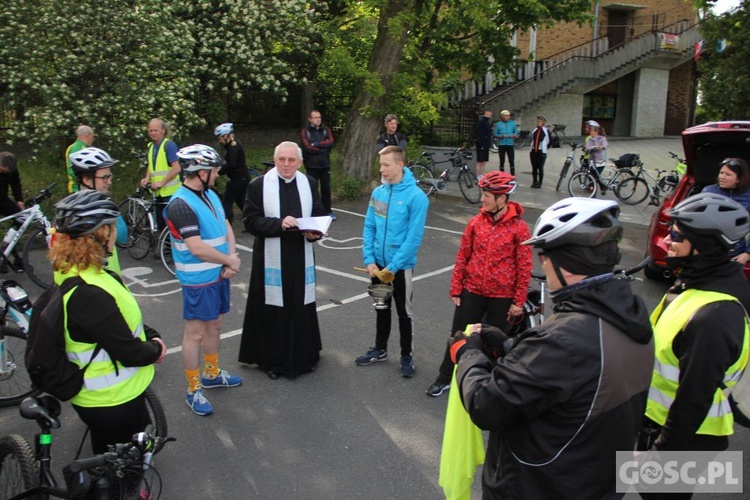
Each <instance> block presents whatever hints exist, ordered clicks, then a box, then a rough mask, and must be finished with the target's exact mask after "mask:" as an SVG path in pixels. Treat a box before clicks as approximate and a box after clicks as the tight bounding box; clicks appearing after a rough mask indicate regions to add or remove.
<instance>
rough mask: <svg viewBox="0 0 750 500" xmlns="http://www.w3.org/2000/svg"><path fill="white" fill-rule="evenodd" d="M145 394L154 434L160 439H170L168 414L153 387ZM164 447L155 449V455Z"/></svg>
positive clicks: (162, 444)
mask: <svg viewBox="0 0 750 500" xmlns="http://www.w3.org/2000/svg"><path fill="white" fill-rule="evenodd" d="M143 394H144V395H145V396H146V409H147V410H148V418H149V420H151V424H152V425H153V426H154V434H155V435H156V436H158V437H160V438H166V437H168V434H167V433H168V432H169V428H168V426H167V414H166V412H165V411H164V406H162V404H161V400H160V399H159V397H158V396H157V395H156V393H155V392H154V390H153V389H152V388H151V387H149V388H148V389H146V391H145V392H144V393H143ZM163 446H164V443H161V445H160V446H159V447H157V448H154V454H156V453H159V451H160V450H161V448H162V447H163Z"/></svg>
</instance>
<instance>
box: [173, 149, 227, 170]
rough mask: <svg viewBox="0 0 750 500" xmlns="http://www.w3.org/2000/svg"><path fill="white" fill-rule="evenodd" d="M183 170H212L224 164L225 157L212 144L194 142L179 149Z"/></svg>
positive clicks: (178, 154) (178, 153) (178, 155)
mask: <svg viewBox="0 0 750 500" xmlns="http://www.w3.org/2000/svg"><path fill="white" fill-rule="evenodd" d="M177 157H178V158H179V159H180V166H181V167H182V170H183V172H198V171H199V170H211V169H213V168H215V167H221V166H223V165H224V159H223V158H222V157H221V155H220V154H219V153H217V152H216V150H215V149H214V148H212V147H211V146H204V145H203V144H193V145H192V146H186V147H184V148H182V149H181V150H179V151H177Z"/></svg>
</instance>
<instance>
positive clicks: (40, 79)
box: [0, 0, 317, 149]
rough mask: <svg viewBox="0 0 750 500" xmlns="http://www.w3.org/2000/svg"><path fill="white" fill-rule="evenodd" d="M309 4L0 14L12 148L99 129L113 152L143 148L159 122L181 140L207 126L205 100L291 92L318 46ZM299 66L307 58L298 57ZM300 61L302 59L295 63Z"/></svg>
mask: <svg viewBox="0 0 750 500" xmlns="http://www.w3.org/2000/svg"><path fill="white" fill-rule="evenodd" d="M311 5H312V6H313V7H314V5H313V4H311V3H310V2H305V1H302V0H284V1H279V0H270V1H269V0H264V1H253V2H248V1H244V0H214V1H212V0H194V1H191V2H184V4H182V2H171V1H168V0H148V1H146V0H130V1H127V2H125V1H113V0H104V1H94V0H36V1H30V2H5V3H4V6H3V9H1V10H0V100H1V101H2V103H3V104H4V106H5V109H10V110H14V111H15V113H13V115H14V116H2V117H0V123H7V122H8V121H10V123H9V125H10V128H9V129H6V130H0V139H2V140H5V141H9V142H12V141H16V140H27V141H29V142H30V143H31V144H33V145H34V146H35V147H36V148H40V147H44V146H47V145H51V144H56V145H59V144H61V143H63V142H65V141H69V140H70V138H71V137H72V135H73V131H74V129H75V127H76V126H77V125H79V124H81V123H85V124H88V125H91V126H92V127H94V129H95V130H96V133H97V140H98V141H100V142H101V143H102V144H108V145H110V147H114V146H113V145H116V146H118V147H120V148H121V149H126V148H128V149H129V148H137V149H141V148H142V147H143V145H144V144H145V143H146V142H147V140H148V139H147V136H146V123H147V122H148V119H149V118H150V117H152V116H160V117H161V118H163V119H164V120H165V121H166V122H168V123H169V124H170V126H171V128H172V133H173V134H174V135H177V136H180V135H181V134H184V133H186V132H188V131H189V130H191V129H194V128H196V127H200V126H204V125H206V124H205V123H204V117H201V116H199V115H198V103H199V102H201V100H202V99H203V98H204V97H205V95H206V94H207V93H210V94H212V95H214V96H219V95H223V96H226V95H228V94H230V93H231V94H233V95H234V96H235V97H237V98H239V97H241V96H242V94H243V91H244V90H245V89H247V88H248V87H257V88H264V89H267V90H268V91H269V92H271V93H273V92H280V93H282V94H283V93H284V92H285V89H283V88H281V87H280V83H279V82H280V80H283V81H284V82H299V81H302V80H303V78H302V77H300V76H299V74H298V71H297V70H296V69H295V67H293V66H292V63H291V62H290V61H295V56H297V55H304V54H305V53H306V52H307V51H308V50H309V45H310V44H311V43H312V40H313V34H314V26H313V22H314V20H315V18H316V16H317V13H316V11H315V10H312V9H311ZM297 59H299V58H297ZM295 62H296V61H295Z"/></svg>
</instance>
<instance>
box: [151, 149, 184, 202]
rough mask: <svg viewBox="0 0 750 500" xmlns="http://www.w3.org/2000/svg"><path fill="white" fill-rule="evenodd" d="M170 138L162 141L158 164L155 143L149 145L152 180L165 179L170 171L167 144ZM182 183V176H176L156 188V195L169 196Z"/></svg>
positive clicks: (158, 153)
mask: <svg viewBox="0 0 750 500" xmlns="http://www.w3.org/2000/svg"><path fill="white" fill-rule="evenodd" d="M167 142H169V139H166V138H165V139H164V140H162V141H161V146H160V147H159V151H158V152H157V153H156V164H154V143H153V142H152V143H151V144H149V145H148V171H149V172H151V177H150V179H151V182H157V181H163V180H164V178H165V177H166V176H167V174H168V173H169V169H170V168H171V167H170V166H169V162H167V153H166V145H167ZM181 185H182V183H181V182H180V176H179V175H178V176H175V178H174V179H172V180H171V181H169V183H168V184H167V185H166V186H163V187H161V188H159V189H157V190H156V196H159V197H163V198H168V197H170V196H172V195H173V194H174V193H175V191H177V189H178V188H179V187H180V186H181Z"/></svg>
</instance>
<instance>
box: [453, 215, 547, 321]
mask: <svg viewBox="0 0 750 500" xmlns="http://www.w3.org/2000/svg"><path fill="white" fill-rule="evenodd" d="M521 215H523V207H521V205H519V204H518V203H516V202H514V201H509V202H508V211H507V212H506V213H505V216H503V217H502V218H501V219H500V220H497V221H494V220H493V219H492V216H491V215H490V214H488V213H487V212H485V211H483V210H481V211H480V213H479V215H475V216H474V217H472V218H471V220H470V221H469V224H468V225H467V226H466V230H464V234H463V236H461V246H460V247H459V249H458V254H457V255H456V266H455V267H454V268H453V279H452V280H451V290H450V294H451V297H458V296H460V295H461V291H462V290H464V289H465V290H468V291H469V292H471V293H475V294H477V295H482V296H483V297H490V298H505V299H508V298H512V299H513V303H514V304H515V305H517V306H519V307H522V306H523V303H524V302H525V301H526V291H527V290H528V288H529V282H530V281H531V268H532V267H533V257H532V252H531V247H530V246H527V245H521V242H522V241H525V240H527V239H529V238H531V233H530V232H529V228H528V226H526V223H525V222H524V221H523V219H522V218H521Z"/></svg>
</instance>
